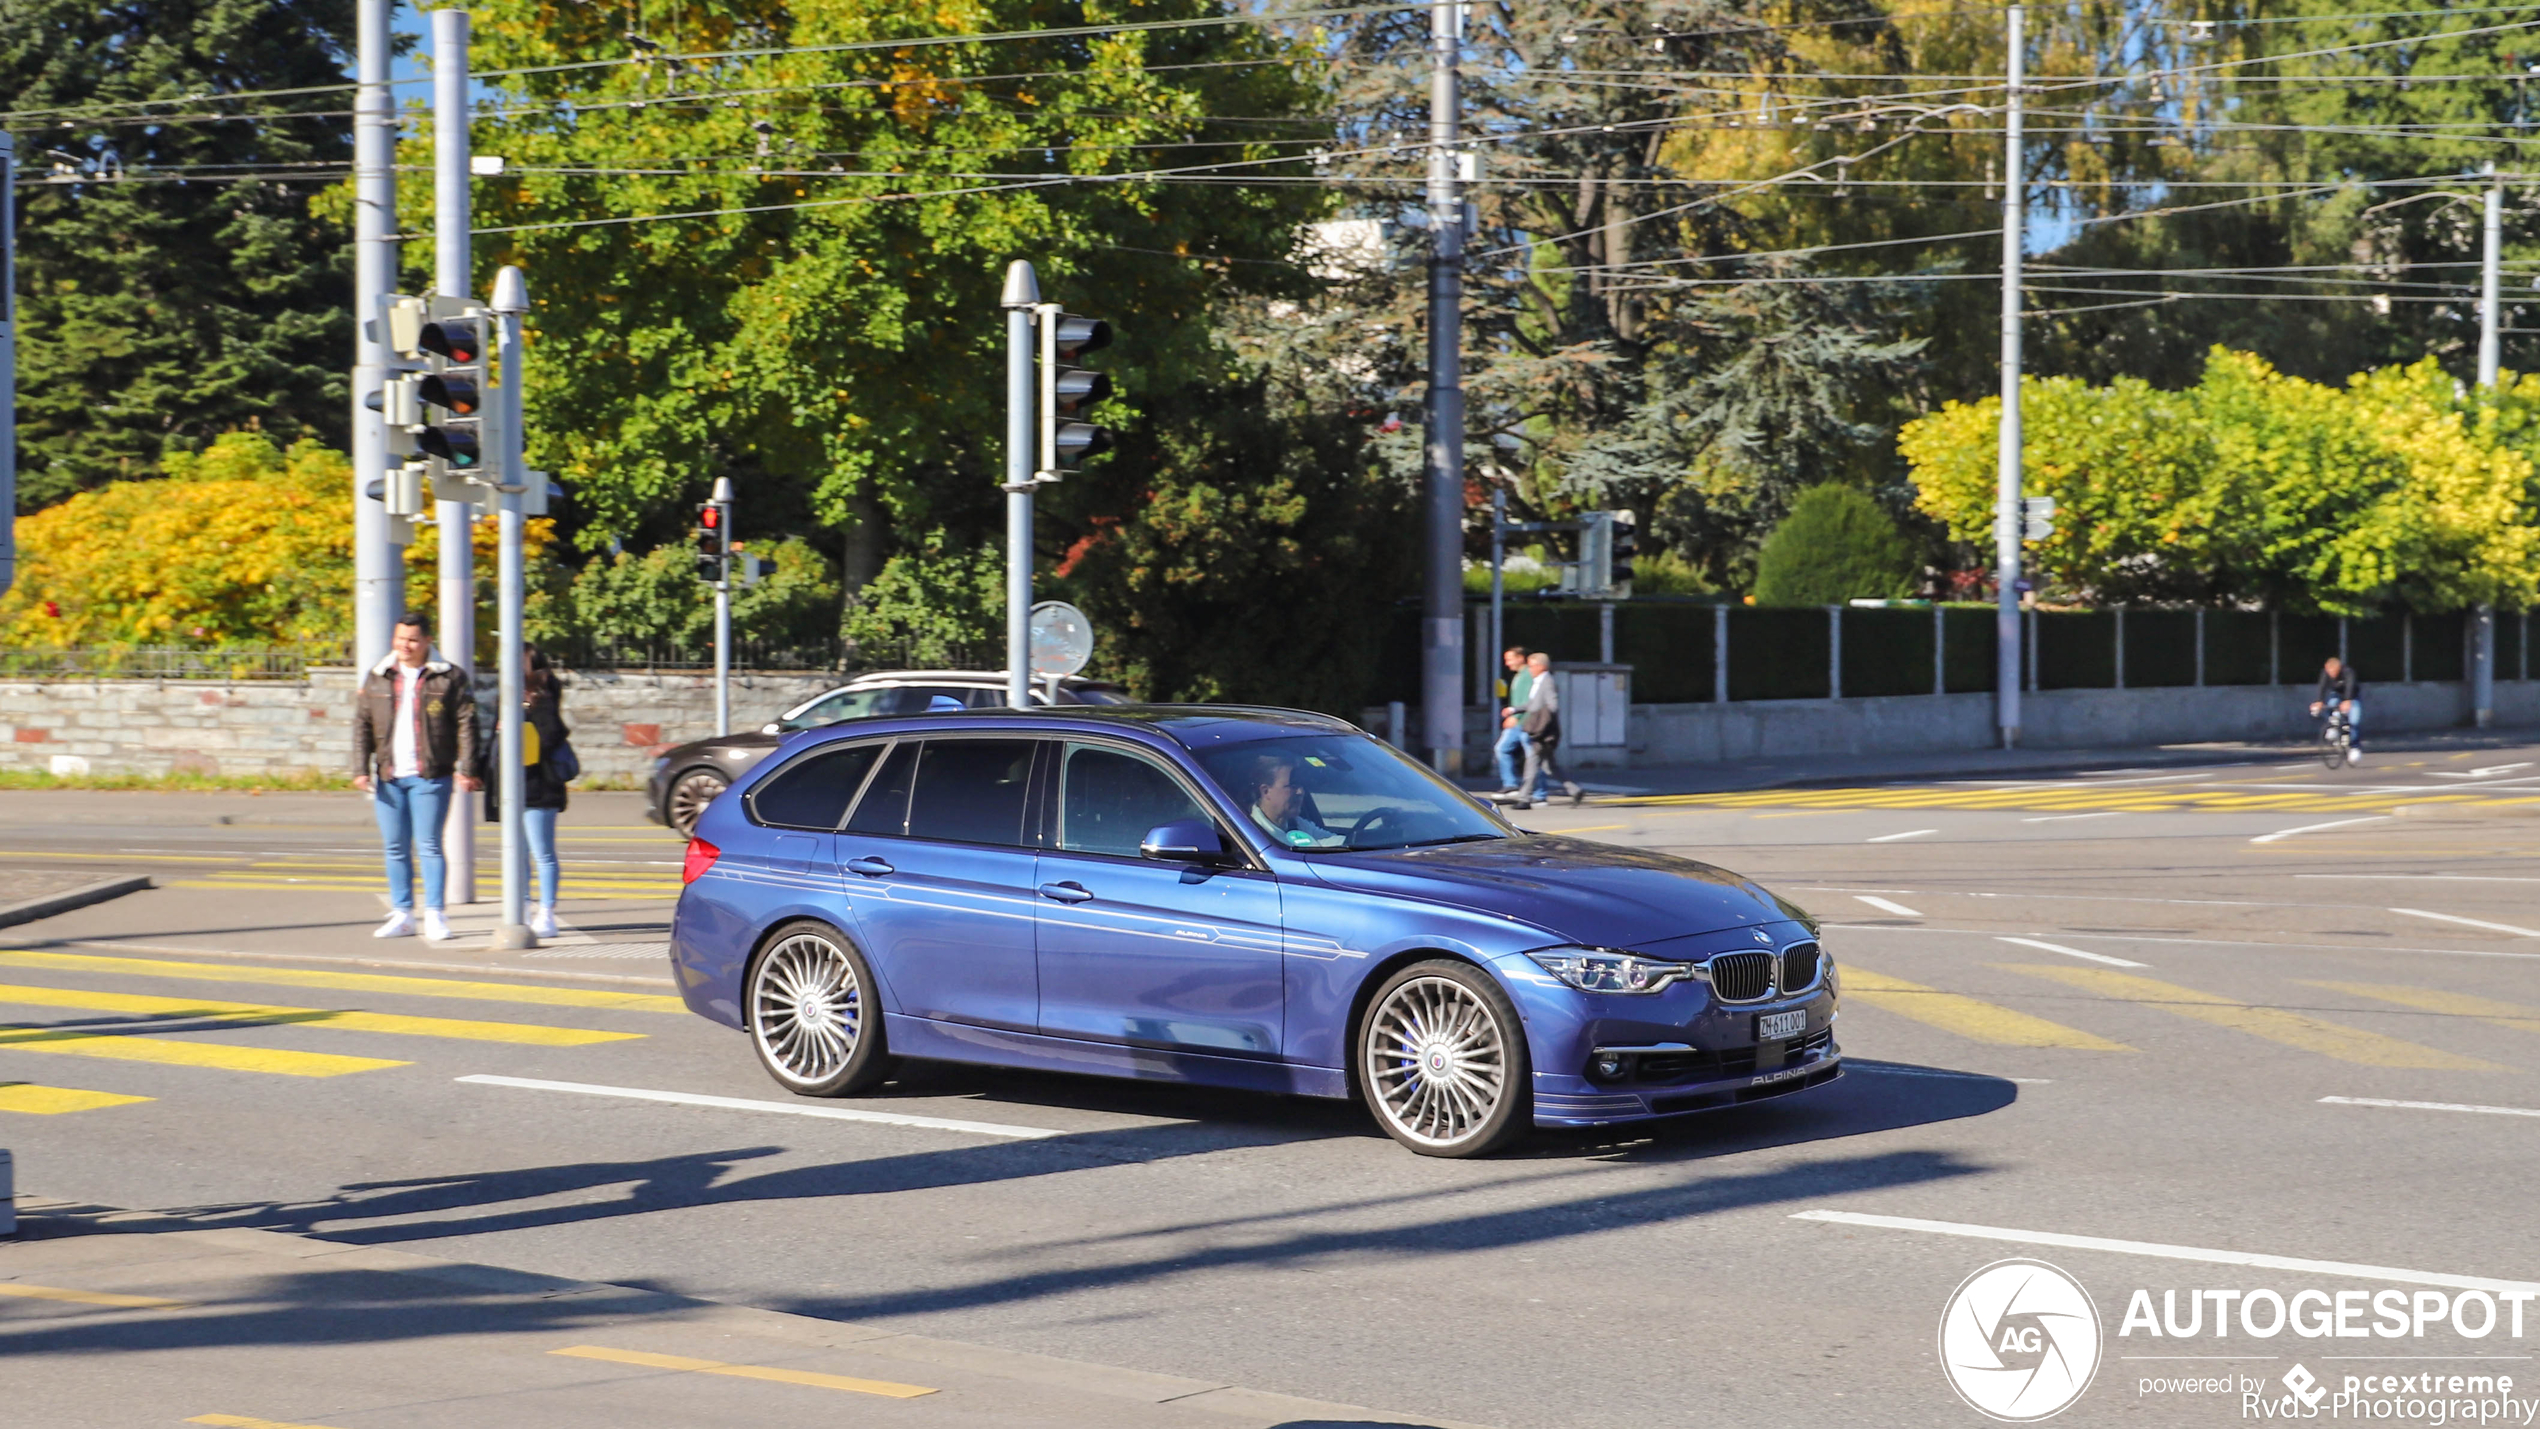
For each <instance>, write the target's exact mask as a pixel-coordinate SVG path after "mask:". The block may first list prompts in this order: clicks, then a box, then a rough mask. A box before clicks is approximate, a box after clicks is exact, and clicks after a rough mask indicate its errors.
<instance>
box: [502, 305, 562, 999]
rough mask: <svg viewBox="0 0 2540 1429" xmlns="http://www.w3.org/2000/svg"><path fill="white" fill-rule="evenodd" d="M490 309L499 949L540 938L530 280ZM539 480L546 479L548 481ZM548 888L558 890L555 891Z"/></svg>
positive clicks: (527, 944)
mask: <svg viewBox="0 0 2540 1429" xmlns="http://www.w3.org/2000/svg"><path fill="white" fill-rule="evenodd" d="M492 307H493V310H494V316H495V320H496V321H497V322H498V323H499V324H500V325H501V329H502V332H501V336H500V338H499V339H498V341H499V344H500V346H499V348H498V351H499V352H500V353H501V355H502V362H503V385H502V388H501V391H500V392H499V394H498V395H497V396H496V397H495V399H494V400H495V410H496V411H497V412H498V413H499V414H500V423H501V427H502V431H501V433H500V441H499V446H498V452H499V455H498V456H497V457H496V460H497V461H499V462H500V463H501V466H500V467H499V468H498V469H499V470H500V471H501V473H502V474H501V475H500V476H499V477H497V478H496V480H497V482H499V483H500V485H501V486H502V488H503V490H502V494H501V503H502V504H501V506H500V508H499V509H500V511H501V513H502V514H501V516H500V518H499V519H500V522H501V527H500V529H501V533H502V543H501V545H500V547H499V548H498V550H499V555H498V556H497V557H496V565H495V581H494V589H495V595H494V610H495V624H496V627H497V629H496V636H495V638H496V639H497V640H499V641H500V642H501V645H500V647H499V648H500V650H501V654H500V655H498V656H497V657H496V660H495V669H496V671H497V672H498V674H497V676H496V678H497V680H498V681H499V688H498V690H497V692H496V694H495V696H494V698H495V701H496V704H497V706H498V707H499V708H500V709H501V710H502V712H503V718H502V732H501V735H500V736H499V740H498V748H497V750H496V756H495V757H496V759H497V760H498V765H497V773H496V775H495V777H496V778H497V779H498V780H499V781H500V783H499V784H498V786H497V787H498V791H499V794H498V797H500V799H501V800H502V819H503V922H502V926H500V927H498V928H496V929H495V930H494V946H495V947H498V948H534V947H536V946H537V945H538V940H537V938H535V937H534V936H532V935H531V934H530V931H529V927H528V917H527V914H528V909H527V907H526V903H527V890H526V888H525V886H524V885H526V884H527V882H528V877H527V875H528V869H527V868H526V867H525V866H524V860H525V859H526V857H527V855H528V852H529V850H528V844H527V842H526V841H525V840H524V839H523V837H522V833H521V822H522V812H523V806H522V801H523V800H524V799H526V798H528V797H529V788H528V784H529V771H528V770H527V769H525V768H524V767H522V764H521V759H522V756H523V753H524V751H523V749H522V744H523V740H522V736H521V722H522V718H523V716H522V713H521V668H520V639H521V630H520V608H521V597H522V590H521V586H522V578H521V576H522V573H521V553H520V536H521V514H520V488H521V487H522V486H523V485H524V484H525V483H527V482H528V480H529V479H530V478H529V462H528V460H527V458H526V455H525V453H524V452H523V450H522V445H523V433H522V431H521V396H522V391H521V389H522V386H523V384H524V382H525V381H526V373H525V369H524V367H523V363H524V361H525V360H526V357H527V348H526V346H525V345H524V344H523V343H522V341H521V331H520V324H521V318H522V316H523V315H524V314H526V313H527V312H528V311H529V283H528V280H527V279H526V278H524V277H523V276H522V275H521V271H520V270H519V269H518V268H514V267H509V266H506V267H505V268H504V269H503V270H502V271H501V272H499V273H496V274H495V275H494V301H493V303H492ZM539 479H540V480H542V481H543V480H545V478H544V477H541V478H539ZM541 752H542V753H543V752H544V751H541ZM549 891H550V892H553V890H552V889H551V890H549Z"/></svg>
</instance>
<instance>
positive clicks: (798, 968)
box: [749, 923, 890, 1097]
mask: <svg viewBox="0 0 2540 1429" xmlns="http://www.w3.org/2000/svg"><path fill="white" fill-rule="evenodd" d="M872 984H873V980H872V977H871V975H870V973H869V972H868V971H867V970H866V968H865V965H864V959H863V958H862V957H861V956H860V955H858V954H857V952H856V951H855V949H854V948H853V947H851V946H850V945H849V944H848V943H847V941H846V939H845V938H844V937H842V936H840V935H839V933H838V932H837V931H836V930H835V929H832V928H829V927H827V926H825V925H823V924H818V923H797V924H793V925H791V926H788V927H786V928H783V929H780V930H778V932H777V933H776V935H775V936H774V937H773V938H771V939H770V940H769V941H768V945H767V950H766V951H765V952H764V953H761V954H760V955H759V960H758V963H757V965H756V966H754V967H753V968H752V969H751V970H750V986H749V1016H750V1038H751V1040H752V1041H753V1042H755V1043H757V1045H758V1054H759V1060H761V1061H763V1062H765V1063H766V1064H767V1070H768V1071H769V1073H771V1074H772V1075H774V1077H775V1078H776V1080H777V1081H779V1082H781V1083H783V1084H784V1085H785V1087H786V1088H787V1089H789V1090H791V1091H795V1092H800V1093H802V1094H803V1095H805V1096H815V1097H835V1096H846V1095H848V1094H850V1093H852V1092H857V1091H861V1090H864V1089H865V1088H867V1087H870V1086H873V1085H874V1084H876V1083H878V1082H880V1081H881V1080H882V1079H883V1078H884V1077H885V1076H887V1075H889V1063H890V1059H889V1058H888V1057H887V1056H886V1055H885V1054H884V1053H883V1050H882V1028H881V1024H880V1023H879V1022H877V1021H874V1020H873V1015H874V1008H873V1005H872V998H871V994H870V992H869V991H868V989H870V988H871V987H872Z"/></svg>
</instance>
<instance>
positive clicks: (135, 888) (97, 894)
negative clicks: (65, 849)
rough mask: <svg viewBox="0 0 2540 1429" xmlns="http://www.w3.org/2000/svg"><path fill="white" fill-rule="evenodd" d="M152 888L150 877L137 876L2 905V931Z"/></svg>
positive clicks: (104, 881) (0, 916)
mask: <svg viewBox="0 0 2540 1429" xmlns="http://www.w3.org/2000/svg"><path fill="white" fill-rule="evenodd" d="M151 886H152V884H151V882H150V876H149V875H148V874H146V873H145V874H134V875H133V876H131V877H129V878H101V879H99V880H98V881H96V882H95V883H88V884H82V885H81V886H79V887H77V888H73V889H70V890H68V891H66V892H62V893H54V894H49V895H47V896H45V897H42V898H29V899H26V900H24V901H22V902H17V903H8V904H0V928H10V927H15V926H16V925H18V924H20V923H32V922H34V921H36V920H37V919H39V918H50V917H52V916H53V915H54V914H56V913H68V912H69V911H71V910H72V909H74V908H85V907H87V906H88V905H89V904H91V903H103V902H105V901H107V900H108V899H110V898H121V897H123V896H124V895H125V894H127V893H138V892H140V891H141V890H143V889H145V888H148V887H151Z"/></svg>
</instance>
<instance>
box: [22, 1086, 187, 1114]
mask: <svg viewBox="0 0 2540 1429" xmlns="http://www.w3.org/2000/svg"><path fill="white" fill-rule="evenodd" d="M148 1100H150V1098H148V1097H127V1096H121V1095H118V1094H116V1093H114V1092H83V1091H81V1090H79V1089H78V1088H76V1087H48V1086H44V1085H42V1084H41V1083H37V1082H0V1111H15V1112H24V1113H26V1114H27V1115H29V1116H59V1115H61V1114H62V1113H63V1112H66V1111H95V1110H97V1109H98V1108H100V1107H110V1106H130V1105H132V1104H133V1103H134V1102H146V1101H148Z"/></svg>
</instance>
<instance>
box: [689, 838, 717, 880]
mask: <svg viewBox="0 0 2540 1429" xmlns="http://www.w3.org/2000/svg"><path fill="white" fill-rule="evenodd" d="M721 857H723V850H721V849H719V848H716V847H715V846H714V845H712V844H710V843H707V842H706V841H705V840H704V839H690V840H688V861H687V862H686V863H683V864H681V865H680V866H679V881H680V882H681V883H694V882H696V881H697V880H698V879H700V878H703V877H705V876H706V870H707V869H709V868H712V867H714V861H715V860H716V859H718V858H721Z"/></svg>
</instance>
